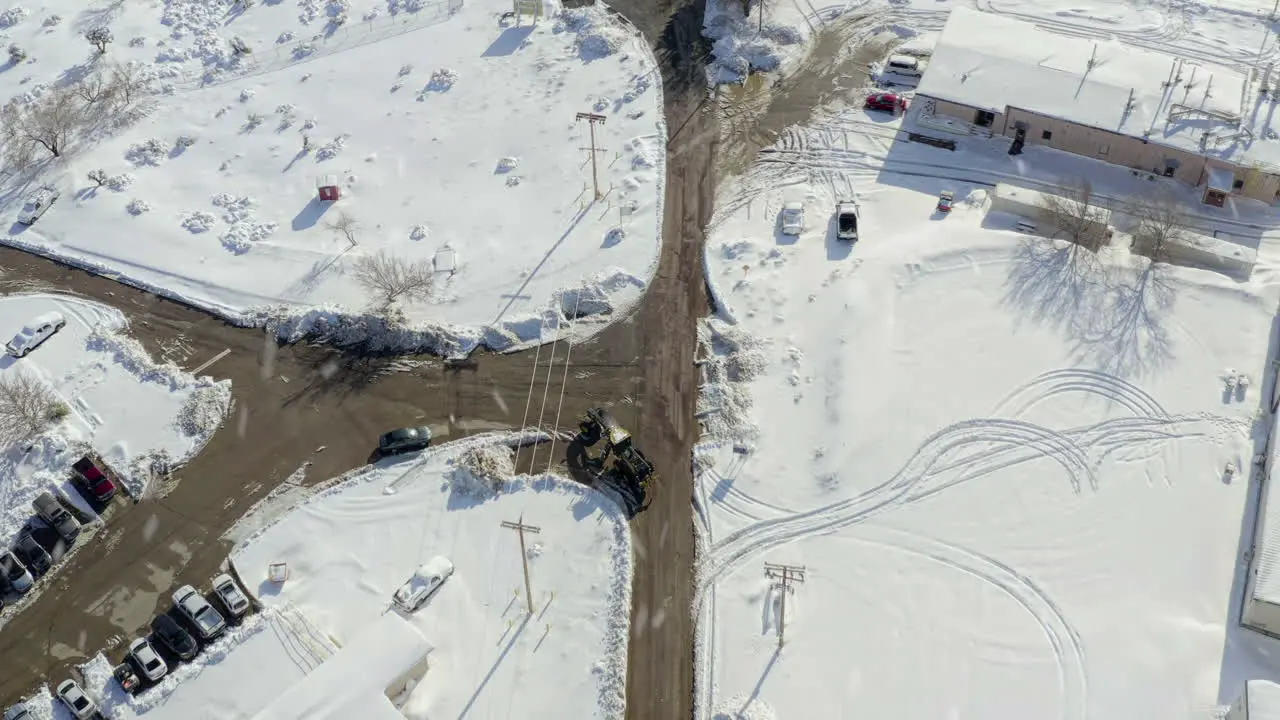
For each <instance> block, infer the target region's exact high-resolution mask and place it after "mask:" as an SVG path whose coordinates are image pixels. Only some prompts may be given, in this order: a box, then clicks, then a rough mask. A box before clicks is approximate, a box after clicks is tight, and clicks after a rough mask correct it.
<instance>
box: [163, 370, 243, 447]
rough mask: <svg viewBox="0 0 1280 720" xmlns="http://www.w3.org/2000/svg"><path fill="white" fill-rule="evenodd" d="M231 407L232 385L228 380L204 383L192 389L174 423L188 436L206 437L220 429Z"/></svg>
mask: <svg viewBox="0 0 1280 720" xmlns="http://www.w3.org/2000/svg"><path fill="white" fill-rule="evenodd" d="M230 408H231V386H230V385H229V384H228V383H226V382H220V383H211V384H208V385H202V386H200V387H197V388H196V389H195V390H193V391H191V394H190V395H188V396H187V399H186V401H185V402H183V403H182V409H180V410H178V417H176V418H174V424H176V425H177V426H178V430H179V431H180V432H181V433H182V434H183V435H186V436H187V437H206V436H208V435H210V434H212V433H213V431H214V430H217V429H218V426H219V425H221V424H222V421H223V420H224V419H225V418H226V417H227V411H228V410H229V409H230Z"/></svg>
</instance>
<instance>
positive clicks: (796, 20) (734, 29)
mask: <svg viewBox="0 0 1280 720" xmlns="http://www.w3.org/2000/svg"><path fill="white" fill-rule="evenodd" d="M775 5H776V3H767V4H766V10H765V11H766V12H767V13H768V16H767V17H766V21H765V23H764V26H763V28H761V26H760V22H759V18H758V17H756V18H748V17H745V16H743V14H742V3H741V2H739V1H738V0H708V2H707V10H706V15H705V16H704V19H703V30H702V34H703V35H704V36H705V37H707V38H708V39H709V40H711V41H712V47H711V54H712V56H713V58H714V61H713V63H712V80H713V82H715V83H736V82H743V81H744V80H746V78H747V75H749V74H750V73H753V72H773V71H776V70H783V71H785V70H786V69H787V66H789V65H791V64H793V63H794V62H796V61H797V60H798V59H799V58H800V57H802V56H803V53H804V51H805V45H806V41H807V40H808V38H809V35H810V32H811V30H810V26H809V25H808V24H806V23H805V20H804V16H803V15H797V14H796V13H798V12H799V11H794V12H787V11H786V10H785V9H783V10H781V11H780V10H779V9H778V8H775ZM757 6H758V3H754V2H753V3H752V7H753V8H756V7H757ZM757 12H758V11H757Z"/></svg>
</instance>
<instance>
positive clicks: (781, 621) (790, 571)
mask: <svg viewBox="0 0 1280 720" xmlns="http://www.w3.org/2000/svg"><path fill="white" fill-rule="evenodd" d="M764 576H765V577H767V578H769V579H771V580H774V581H775V582H774V583H773V586H774V587H775V588H777V589H779V590H781V591H782V607H781V608H780V609H779V611H778V647H782V639H783V636H784V635H785V634H786V632H787V595H789V594H791V593H794V592H795V591H796V589H795V588H794V587H792V586H791V583H803V582H804V566H803V565H775V564H773V563H765V564H764Z"/></svg>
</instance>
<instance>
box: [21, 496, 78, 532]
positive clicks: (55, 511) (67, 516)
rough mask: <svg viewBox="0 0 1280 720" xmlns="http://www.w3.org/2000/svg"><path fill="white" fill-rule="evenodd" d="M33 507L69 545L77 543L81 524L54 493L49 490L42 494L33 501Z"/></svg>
mask: <svg viewBox="0 0 1280 720" xmlns="http://www.w3.org/2000/svg"><path fill="white" fill-rule="evenodd" d="M31 507H33V508H35V510H36V515H39V516H40V519H41V520H44V521H45V522H47V523H49V526H50V527H52V528H53V529H54V530H57V531H58V534H59V535H61V536H62V539H63V540H66V541H67V542H69V543H70V542H75V540H76V538H77V537H79V536H80V522H79V521H78V520H76V519H75V518H73V517H71V513H69V512H67V509H66V508H65V507H63V506H62V503H60V502H58V498H56V497H54V496H53V493H51V492H49V491H47V490H46V491H45V492H42V493H40V494H39V495H38V496H36V499H35V500H32V501H31Z"/></svg>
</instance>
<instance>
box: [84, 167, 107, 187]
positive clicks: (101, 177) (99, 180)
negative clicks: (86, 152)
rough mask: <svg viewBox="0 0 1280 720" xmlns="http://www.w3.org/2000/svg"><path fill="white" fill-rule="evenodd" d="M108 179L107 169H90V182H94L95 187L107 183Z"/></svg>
mask: <svg viewBox="0 0 1280 720" xmlns="http://www.w3.org/2000/svg"><path fill="white" fill-rule="evenodd" d="M108 179H109V178H108V177H107V171H106V170H101V169H99V170H90V171H89V182H91V183H93V184H94V187H102V186H103V185H106V184H107V180H108Z"/></svg>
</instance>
